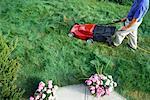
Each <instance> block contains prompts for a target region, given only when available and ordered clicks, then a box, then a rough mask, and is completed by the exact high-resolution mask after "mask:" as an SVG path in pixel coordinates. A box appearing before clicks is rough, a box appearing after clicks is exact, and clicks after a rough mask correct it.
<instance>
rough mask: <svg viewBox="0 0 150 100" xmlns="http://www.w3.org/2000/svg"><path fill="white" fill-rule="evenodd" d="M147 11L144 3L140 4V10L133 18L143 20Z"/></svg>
mask: <svg viewBox="0 0 150 100" xmlns="http://www.w3.org/2000/svg"><path fill="white" fill-rule="evenodd" d="M146 11H147V9H146V7H145V6H144V4H143V3H141V4H139V7H138V9H137V10H136V12H135V14H134V16H133V18H136V19H141V18H142V17H143V15H144V13H146Z"/></svg>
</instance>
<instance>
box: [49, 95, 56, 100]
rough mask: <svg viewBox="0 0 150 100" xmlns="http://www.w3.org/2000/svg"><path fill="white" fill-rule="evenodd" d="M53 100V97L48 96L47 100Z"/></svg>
mask: <svg viewBox="0 0 150 100" xmlns="http://www.w3.org/2000/svg"><path fill="white" fill-rule="evenodd" d="M55 98H56V97H55V96H52V95H50V96H49V97H48V100H54V99H55Z"/></svg>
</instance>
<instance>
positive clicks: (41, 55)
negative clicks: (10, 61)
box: [0, 0, 150, 99]
mask: <svg viewBox="0 0 150 100" xmlns="http://www.w3.org/2000/svg"><path fill="white" fill-rule="evenodd" d="M0 7H1V9H0V18H1V19H0V31H1V32H2V33H3V36H5V37H7V38H10V39H11V38H14V37H16V36H17V37H18V39H19V42H18V46H17V48H16V50H15V51H14V52H13V53H14V55H17V56H19V59H20V63H21V64H22V69H21V71H20V73H19V76H20V77H19V79H18V86H20V87H21V88H23V89H25V90H26V92H25V94H24V95H25V98H28V96H30V94H32V92H33V91H34V89H35V88H36V85H35V84H37V83H38V82H39V81H41V80H43V81H46V80H49V79H52V80H54V82H55V83H56V84H58V85H59V86H65V85H69V84H77V83H81V82H82V81H83V80H81V79H82V78H85V77H88V76H89V75H91V74H94V73H95V72H96V69H95V66H94V65H93V64H92V63H91V62H92V61H96V62H98V63H100V64H102V65H106V64H107V62H108V61H109V60H110V59H111V64H110V65H109V66H108V68H107V69H105V72H106V73H109V74H112V75H113V76H114V78H115V81H117V82H118V84H119V86H118V88H117V91H118V92H119V93H121V94H122V95H124V96H126V97H130V98H133V99H134V98H135V99H136V97H137V96H138V97H140V96H141V97H143V98H144V99H147V98H148V97H149V96H150V95H149V93H150V88H149V86H150V81H149V80H150V78H149V75H150V70H149V68H150V58H149V54H148V53H146V52H144V51H141V50H136V51H135V52H132V51H131V50H130V49H129V48H128V47H127V46H126V42H127V41H126V40H125V41H124V43H123V44H122V45H121V46H119V47H117V48H111V47H108V46H107V45H106V44H103V43H96V42H95V43H94V44H92V45H88V44H86V42H85V41H82V40H79V39H75V38H69V37H68V36H67V33H68V31H69V29H70V28H71V26H72V25H73V24H74V23H75V22H76V23H97V24H105V23H108V22H111V21H112V20H113V19H118V18H122V17H124V16H126V14H127V12H128V10H129V6H122V5H119V4H115V3H109V2H105V1H97V0H85V1H84V0H1V1H0ZM149 17H150V14H147V16H146V17H145V19H144V21H143V24H142V26H141V27H140V31H139V41H138V43H139V46H140V47H142V48H144V49H145V50H149V49H150V48H149V47H150V45H149V44H150V41H149V37H148V33H149V32H150V28H149V27H150V23H149V19H148V18H149ZM116 26H117V27H119V26H121V24H118V25H116ZM27 84H28V85H27ZM137 92H138V93H139V95H136V94H138V93H137ZM130 94H133V95H130Z"/></svg>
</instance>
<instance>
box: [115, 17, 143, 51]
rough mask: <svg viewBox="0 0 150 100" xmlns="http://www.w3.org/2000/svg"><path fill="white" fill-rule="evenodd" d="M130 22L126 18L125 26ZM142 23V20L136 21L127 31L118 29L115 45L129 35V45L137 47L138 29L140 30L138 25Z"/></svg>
mask: <svg viewBox="0 0 150 100" xmlns="http://www.w3.org/2000/svg"><path fill="white" fill-rule="evenodd" d="M129 23H130V21H129V20H126V22H125V26H127V25H128V24H129ZM141 23H142V21H140V22H137V23H135V24H134V25H133V26H132V27H131V28H129V29H128V30H126V31H117V32H116V33H115V35H114V36H115V38H114V41H113V43H114V45H115V46H119V45H120V44H121V43H122V41H123V39H124V38H125V37H126V36H128V39H129V42H128V43H129V46H130V47H132V48H134V49H136V48H137V33H138V32H137V31H138V27H139V26H140V24H141Z"/></svg>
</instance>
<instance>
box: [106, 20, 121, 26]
mask: <svg viewBox="0 0 150 100" xmlns="http://www.w3.org/2000/svg"><path fill="white" fill-rule="evenodd" d="M120 22H122V21H121V20H114V21H113V22H111V23H107V24H105V25H112V24H116V23H120Z"/></svg>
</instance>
